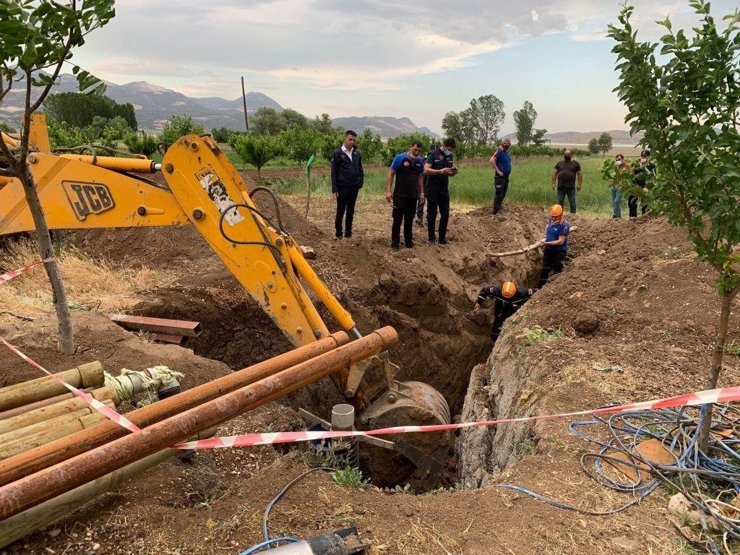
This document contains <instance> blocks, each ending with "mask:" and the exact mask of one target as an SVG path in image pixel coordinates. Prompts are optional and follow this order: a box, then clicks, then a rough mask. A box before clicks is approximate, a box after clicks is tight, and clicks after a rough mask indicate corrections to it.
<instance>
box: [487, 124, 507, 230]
mask: <svg viewBox="0 0 740 555" xmlns="http://www.w3.org/2000/svg"><path fill="white" fill-rule="evenodd" d="M509 148H511V141H510V140H509V139H508V138H507V139H504V140H503V141H501V146H500V147H499V148H498V150H497V151H496V152H494V153H493V156H491V159H490V160H489V162H490V163H491V167H492V168H493V215H494V216H495V215H496V214H498V213H499V211H500V210H501V205H502V204H503V203H504V198H505V197H506V191H507V190H508V188H509V174H511V154H509Z"/></svg>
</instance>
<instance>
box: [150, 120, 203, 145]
mask: <svg viewBox="0 0 740 555" xmlns="http://www.w3.org/2000/svg"><path fill="white" fill-rule="evenodd" d="M203 133H205V130H204V129H203V126H202V125H201V124H199V123H195V122H194V121H193V118H192V117H190V116H172V117H171V118H170V121H168V122H167V123H165V124H164V127H163V128H162V132H161V133H160V134H159V140H160V141H161V142H162V143H164V144H166V145H171V144H174V142H175V141H177V140H178V139H179V138H180V137H182V136H184V135H202V134H203Z"/></svg>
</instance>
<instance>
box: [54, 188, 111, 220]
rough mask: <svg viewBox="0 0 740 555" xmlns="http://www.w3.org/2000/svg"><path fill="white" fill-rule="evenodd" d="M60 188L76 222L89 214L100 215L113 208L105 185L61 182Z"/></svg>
mask: <svg viewBox="0 0 740 555" xmlns="http://www.w3.org/2000/svg"><path fill="white" fill-rule="evenodd" d="M62 187H63V188H64V192H65V194H66V195H67V199H68V200H69V203H70V204H71V205H72V209H73V210H74V211H75V216H77V219H78V220H84V219H85V218H87V216H88V215H89V214H100V213H101V212H105V211H106V210H110V209H111V208H113V207H114V206H115V203H114V202H113V197H112V196H111V194H110V190H109V189H108V187H107V186H106V185H103V184H99V183H75V182H72V181H63V182H62Z"/></svg>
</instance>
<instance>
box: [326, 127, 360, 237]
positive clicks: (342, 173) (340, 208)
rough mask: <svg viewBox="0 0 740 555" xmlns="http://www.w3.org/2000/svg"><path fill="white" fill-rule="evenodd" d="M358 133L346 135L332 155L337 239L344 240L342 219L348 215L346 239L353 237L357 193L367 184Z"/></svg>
mask: <svg viewBox="0 0 740 555" xmlns="http://www.w3.org/2000/svg"><path fill="white" fill-rule="evenodd" d="M356 141H357V133H355V132H354V131H352V130H351V129H349V130H347V131H346V132H345V133H344V141H343V142H342V146H340V147H339V148H338V149H336V150H335V151H334V153H333V154H332V155H331V192H332V195H334V199H335V200H336V201H337V216H336V218H335V220H334V227H335V231H336V237H337V239H341V238H342V219H344V215H345V212H346V214H347V217H346V220H345V225H344V237H352V219H353V217H354V215H355V201H356V200H357V193H358V192H359V191H360V189H361V188H362V185H363V183H364V182H365V172H364V170H363V169H362V159H361V157H360V151H359V150H357V147H356V146H355V142H356Z"/></svg>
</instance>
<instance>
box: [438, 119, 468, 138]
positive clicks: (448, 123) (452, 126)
mask: <svg viewBox="0 0 740 555" xmlns="http://www.w3.org/2000/svg"><path fill="white" fill-rule="evenodd" d="M442 131H443V132H444V134H445V137H453V138H454V139H455V140H456V141H462V140H463V136H464V133H463V121H462V117H460V114H458V113H457V112H447V113H446V114H445V115H444V117H443V118H442Z"/></svg>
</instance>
